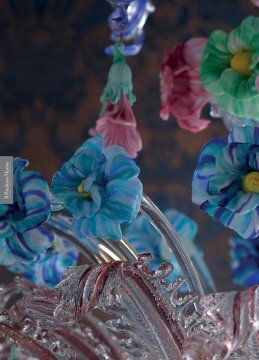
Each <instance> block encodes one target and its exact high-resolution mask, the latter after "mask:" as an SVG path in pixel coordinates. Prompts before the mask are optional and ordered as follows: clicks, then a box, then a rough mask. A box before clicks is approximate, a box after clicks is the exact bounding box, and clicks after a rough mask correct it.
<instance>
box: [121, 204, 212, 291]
mask: <svg viewBox="0 0 259 360" xmlns="http://www.w3.org/2000/svg"><path fill="white" fill-rule="evenodd" d="M164 215H165V217H166V218H167V220H168V221H169V222H170V224H171V225H172V226H173V227H174V229H175V231H176V233H177V234H178V236H179V237H180V239H181V240H182V241H183V245H184V247H185V249H186V250H187V251H188V253H189V255H190V257H191V259H192V260H193V261H194V263H195V265H196V266H197V267H198V268H199V270H200V271H202V273H203V275H204V276H205V277H206V278H207V280H208V282H209V284H211V283H212V280H211V277H210V274H209V273H208V269H207V267H206V266H205V264H204V262H203V260H202V257H203V253H202V251H201V250H200V248H198V246H196V245H195V244H194V238H195V236H196V234H197V224H196V223H195V222H194V221H193V220H192V219H191V218H189V217H188V216H186V215H185V214H183V213H181V212H179V211H177V210H174V209H168V210H166V211H165V212H164ZM124 235H125V238H126V239H127V241H128V242H129V244H130V245H131V246H132V247H133V248H134V249H135V251H136V252H137V253H138V254H140V253H143V252H150V253H151V254H152V255H153V259H152V260H151V262H150V266H149V267H150V269H151V270H156V269H157V268H158V266H159V265H160V264H161V262H162V261H166V262H169V263H171V264H172V265H173V267H174V270H173V272H172V274H171V275H170V276H169V277H168V279H167V281H168V282H171V281H173V280H174V279H175V278H176V277H178V276H180V275H183V273H182V271H181V268H180V266H179V264H178V262H177V260H176V258H175V257H174V255H173V254H172V253H171V252H170V251H169V249H168V246H167V244H166V243H165V240H164V239H162V237H161V236H160V234H159V233H158V231H157V230H156V229H155V228H154V226H153V225H152V224H151V223H150V222H149V221H148V220H147V218H146V217H145V216H144V215H140V216H139V217H138V218H137V219H136V220H135V221H134V222H132V223H131V224H130V225H129V226H128V227H127V229H126V231H125V234H124Z"/></svg>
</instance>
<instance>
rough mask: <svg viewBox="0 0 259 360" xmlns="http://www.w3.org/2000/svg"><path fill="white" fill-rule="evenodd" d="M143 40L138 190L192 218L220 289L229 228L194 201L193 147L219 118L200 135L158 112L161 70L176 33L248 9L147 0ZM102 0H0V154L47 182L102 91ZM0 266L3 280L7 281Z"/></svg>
mask: <svg viewBox="0 0 259 360" xmlns="http://www.w3.org/2000/svg"><path fill="white" fill-rule="evenodd" d="M153 4H154V5H155V7H156V11H155V12H154V13H153V14H151V15H150V17H149V19H148V21H147V24H146V26H145V34H146V42H145V45H144V47H143V49H142V51H141V52H140V54H139V55H137V56H135V57H134V58H129V59H128V63H129V65H130V66H131V68H132V72H133V81H134V93H135V94H136V96H137V101H136V103H135V104H134V106H133V110H134V112H135V116H136V119H137V122H138V128H139V131H140V133H141V136H142V140H143V150H142V152H141V153H140V154H139V156H138V158H137V163H138V165H139V166H140V168H141V179H142V181H143V184H144V191H145V193H146V194H147V195H148V196H149V197H150V198H151V199H152V200H153V201H154V202H155V203H156V204H157V205H158V206H159V207H160V209H161V210H164V209H166V208H169V207H170V208H176V209H178V210H180V211H182V212H184V213H186V214H188V215H189V216H191V217H192V218H193V219H194V220H196V221H197V223H198V225H199V233H198V236H197V240H196V241H197V243H198V244H199V245H200V246H201V247H202V248H203V250H204V252H205V259H206V262H207V264H208V266H209V268H210V270H211V272H212V275H213V276H214V279H215V281H216V284H217V287H218V290H220V291H224V290H229V289H234V288H237V286H235V285H234V284H233V283H232V280H231V272H230V266H229V246H228V240H229V238H230V236H231V235H232V232H231V231H230V230H227V229H226V228H224V227H223V225H221V224H218V223H215V222H214V221H212V220H211V219H210V218H209V217H208V216H207V215H206V214H204V213H203V212H202V211H201V210H200V209H199V208H198V206H196V205H193V204H192V201H191V180H192V173H193V171H194V169H195V166H196V162H197V158H198V154H199V151H200V149H201V147H202V145H203V144H204V143H205V142H206V141H208V140H209V139H210V138H212V137H215V136H222V135H225V134H226V133H227V132H226V129H225V128H224V126H223V124H222V122H221V121H220V120H213V121H212V122H211V125H210V126H209V127H208V128H207V129H206V130H204V131H203V132H201V133H199V134H191V133H188V132H186V131H184V130H181V129H180V128H178V126H177V124H176V122H175V120H174V119H170V120H168V121H167V122H165V121H162V120H161V119H160V118H159V107H160V99H159V67H160V62H161V60H162V57H163V54H164V52H165V51H166V50H170V49H171V47H172V46H173V45H174V44H175V43H176V42H178V41H180V40H187V39H189V38H190V37H194V36H203V37H208V35H209V34H210V33H211V31H213V30H214V29H218V28H219V29H223V30H225V31H229V30H231V29H232V28H233V27H236V26H238V25H239V24H240V22H241V20H242V19H243V18H244V17H246V16H248V15H251V14H254V15H257V16H258V15H259V10H258V9H257V8H255V7H254V6H253V5H252V4H251V3H250V1H249V0H209V1H208V0H193V1H190V0H161V1H155V0H153ZM110 13H111V7H110V5H109V4H108V3H106V1H105V0H87V1H82V0H81V1H79V0H2V1H1V2H0V154H1V155H14V156H21V157H23V158H27V159H28V160H29V161H30V167H31V168H33V169H35V170H39V171H41V172H42V173H43V174H44V175H45V176H46V177H47V179H48V180H49V181H50V180H51V177H52V175H53V173H54V172H55V170H57V169H58V168H59V167H60V165H61V164H62V163H63V162H64V161H65V160H66V159H68V158H69V157H70V156H71V155H72V153H73V152H74V151H75V149H76V148H77V147H78V146H79V145H80V144H81V143H82V142H83V141H84V140H85V139H87V138H88V137H89V135H88V130H89V128H90V127H92V126H94V124H95V121H96V120H97V118H98V114H99V111H100V103H99V98H100V95H101V93H102V90H103V87H104V85H105V83H106V78H107V72H108V69H109V66H110V65H111V58H109V57H108V56H106V55H105V54H104V48H105V47H106V46H108V45H109V44H110V41H109V29H108V25H107V21H106V20H107V17H108V16H109V14H110ZM7 276H8V275H7V273H6V272H5V271H4V269H1V278H2V279H5V280H7Z"/></svg>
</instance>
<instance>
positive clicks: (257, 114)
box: [200, 16, 259, 120]
mask: <svg viewBox="0 0 259 360" xmlns="http://www.w3.org/2000/svg"><path fill="white" fill-rule="evenodd" d="M258 58H259V18H256V17H254V16H249V17H247V18H246V19H245V20H244V21H243V22H242V23H241V25H240V27H239V28H236V29H234V30H232V31H231V32H230V33H229V34H226V33H225V32H224V31H222V30H216V31H214V32H213V33H212V34H211V35H210V37H209V40H208V43H207V45H206V47H205V49H204V53H203V58H202V62H201V68H200V75H201V80H202V82H203V85H204V86H205V88H206V89H207V91H208V92H210V93H211V94H213V95H214V97H215V99H216V101H217V102H218V104H219V105H220V107H221V108H222V110H223V111H228V112H231V113H233V114H235V115H238V116H242V117H250V118H253V119H256V120H259V93H258V92H257V90H256V87H255V81H256V77H257V75H258V74H259V62H258Z"/></svg>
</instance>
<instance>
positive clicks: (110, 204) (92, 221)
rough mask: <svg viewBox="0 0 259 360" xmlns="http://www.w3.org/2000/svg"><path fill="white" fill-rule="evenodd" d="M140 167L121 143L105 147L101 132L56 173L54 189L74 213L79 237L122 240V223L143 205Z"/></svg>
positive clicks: (74, 221)
mask: <svg viewBox="0 0 259 360" xmlns="http://www.w3.org/2000/svg"><path fill="white" fill-rule="evenodd" d="M138 175H139V168H138V167H137V165H136V164H135V162H134V161H133V160H132V159H131V158H130V157H129V156H128V155H127V154H126V153H125V151H124V150H123V149H122V148H121V147H119V146H115V145H113V146H109V147H107V148H105V147H104V140H103V138H102V136H101V135H96V136H95V137H93V138H90V139H89V140H87V141H86V142H85V143H84V144H83V145H82V146H81V147H80V148H79V149H78V150H77V151H76V152H75V154H74V155H73V156H72V158H71V159H70V160H69V161H67V162H66V163H64V165H63V166H62V167H61V169H60V170H59V171H58V172H57V173H56V174H55V175H54V177H53V181H52V184H51V190H52V192H53V194H54V196H55V197H56V198H57V199H58V200H60V201H62V202H63V203H64V207H65V208H66V209H67V210H68V211H69V212H70V213H71V214H72V216H73V228H74V231H75V233H76V234H77V236H79V237H81V238H85V237H86V236H92V237H100V238H108V239H112V240H119V239H120V238H121V236H122V233H121V228H120V224H124V223H129V222H131V221H132V220H133V219H134V218H135V217H136V216H137V213H138V211H139V208H140V202H141V197H142V184H141V182H140V180H139V179H138Z"/></svg>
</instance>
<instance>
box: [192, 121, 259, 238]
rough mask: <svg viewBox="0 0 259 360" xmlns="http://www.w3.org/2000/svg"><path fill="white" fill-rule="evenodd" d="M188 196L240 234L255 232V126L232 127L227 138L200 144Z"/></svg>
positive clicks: (258, 154) (258, 134) (258, 229)
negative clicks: (190, 194) (190, 190)
mask: <svg viewBox="0 0 259 360" xmlns="http://www.w3.org/2000/svg"><path fill="white" fill-rule="evenodd" d="M192 199H193V202H194V203H196V204H199V205H200V207H201V209H203V210H204V211H205V212H206V213H208V214H209V215H210V216H212V217H213V219H214V220H218V221H220V222H221V223H222V224H224V225H225V226H226V227H229V228H231V229H233V230H235V231H236V232H237V233H238V234H239V235H240V236H242V237H244V238H246V239H248V238H250V239H252V238H255V237H257V236H258V235H259V128H257V127H252V126H246V127H235V128H234V129H233V130H232V132H231V133H230V134H229V137H228V139H225V138H216V139H213V140H211V141H210V142H208V143H207V144H206V145H205V146H204V147H203V149H202V151H201V153H200V157H199V162H198V165H197V168H196V170H195V172H194V175H193V183H192Z"/></svg>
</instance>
